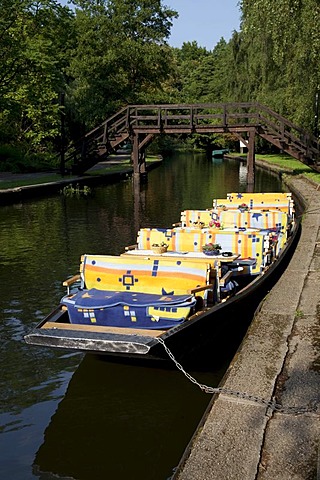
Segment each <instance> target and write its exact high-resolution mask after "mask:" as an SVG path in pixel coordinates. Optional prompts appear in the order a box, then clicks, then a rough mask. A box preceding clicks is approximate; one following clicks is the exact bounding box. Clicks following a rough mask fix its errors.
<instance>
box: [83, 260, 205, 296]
mask: <svg viewBox="0 0 320 480" xmlns="http://www.w3.org/2000/svg"><path fill="white" fill-rule="evenodd" d="M209 273H210V267H209V265H208V264H206V263H195V262H192V261H186V260H180V259H179V260H174V261H172V260H170V259H160V260H159V259H152V258H141V257H139V258H128V257H121V256H112V255H84V256H83V257H82V266H81V274H82V278H83V284H84V285H83V286H84V287H85V288H87V289H91V288H96V289H98V290H114V291H130V292H137V293H138V292H139V293H155V294H160V295H164V294H168V293H171V294H175V295H179V294H184V293H187V292H189V291H190V290H192V289H195V288H197V287H202V286H205V285H206V284H207V283H208V282H209ZM202 294H203V292H202Z"/></svg>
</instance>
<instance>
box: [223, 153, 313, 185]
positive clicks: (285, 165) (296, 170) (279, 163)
mask: <svg viewBox="0 0 320 480" xmlns="http://www.w3.org/2000/svg"><path fill="white" fill-rule="evenodd" d="M228 156H233V157H237V158H239V157H241V158H244V159H246V155H240V154H239V153H230V154H228ZM256 159H257V160H261V161H263V162H266V163H268V164H270V166H272V165H273V166H275V167H279V168H280V171H283V173H286V174H289V175H290V174H291V175H303V176H304V177H306V178H308V179H309V180H312V181H313V182H315V183H319V184H320V173H316V172H315V171H313V170H312V169H311V168H309V167H308V166H307V165H304V164H303V163H301V162H299V161H298V160H296V159H294V158H292V157H290V155H286V154H278V155H276V154H272V155H271V154H269V155H259V154H256Z"/></svg>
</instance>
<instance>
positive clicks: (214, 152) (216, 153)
mask: <svg viewBox="0 0 320 480" xmlns="http://www.w3.org/2000/svg"><path fill="white" fill-rule="evenodd" d="M225 153H229V150H228V149H227V148H221V149H220V150H212V156H213V157H214V158H221V157H223V155H224V154H225Z"/></svg>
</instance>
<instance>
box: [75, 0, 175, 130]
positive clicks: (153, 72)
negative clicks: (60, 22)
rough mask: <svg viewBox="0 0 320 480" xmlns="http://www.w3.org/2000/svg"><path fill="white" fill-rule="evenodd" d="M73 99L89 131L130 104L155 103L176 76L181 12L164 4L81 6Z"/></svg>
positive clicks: (151, 0) (152, 0) (124, 1)
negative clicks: (174, 38) (174, 42)
mask: <svg viewBox="0 0 320 480" xmlns="http://www.w3.org/2000/svg"><path fill="white" fill-rule="evenodd" d="M75 4H76V5H77V6H78V7H80V8H79V9H77V10H76V15H75V26H76V32H77V47H76V48H75V49H74V51H73V56H72V58H71V62H70V68H69V74H70V75H71V76H72V77H73V79H74V80H73V82H71V84H70V86H69V90H68V93H69V96H70V99H71V102H72V105H73V108H74V109H75V110H77V114H78V119H79V120H81V121H82V122H85V123H86V124H87V125H88V126H95V125H96V123H97V122H99V121H101V120H104V119H105V117H106V116H107V115H108V114H110V113H111V112H114V111H115V110H116V109H118V108H119V107H121V106H123V105H126V104H128V103H147V102H152V103H153V102H154V96H155V92H157V91H158V90H161V83H162V82H163V81H165V80H166V79H167V78H168V77H169V74H170V72H171V68H170V65H171V63H172V49H171V48H170V47H168V45H167V44H166V39H167V38H168V36H169V33H170V27H171V25H172V18H174V17H176V12H174V11H173V10H170V9H168V8H166V7H163V6H162V5H161V1H160V0H139V1H138V0H137V1H135V2H132V1H128V0H109V1H93V2H87V1H77V2H75Z"/></svg>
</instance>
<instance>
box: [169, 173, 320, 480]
mask: <svg viewBox="0 0 320 480" xmlns="http://www.w3.org/2000/svg"><path fill="white" fill-rule="evenodd" d="M289 187H290V189H292V190H293V191H297V192H299V193H300V194H301V195H302V196H303V198H304V199H305V202H306V204H307V209H306V213H305V215H304V216H303V222H302V234H301V238H300V240H299V244H298V246H297V248H296V251H295V253H294V256H293V258H292V260H291V262H290V264H289V266H288V268H287V269H286V271H285V273H284V274H283V275H282V276H281V278H280V280H279V281H278V283H277V284H276V285H275V287H274V288H273V289H272V290H271V292H270V293H269V294H268V295H267V297H266V298H265V300H264V302H263V304H262V308H261V310H260V311H259V312H258V313H257V314H256V316H255V318H254V320H253V322H252V324H251V326H250V328H249V330H248V333H247V335H246V337H245V340H244V342H243V344H242V346H241V347H240V349H239V351H238V353H237V355H236V356H235V358H234V360H233V362H232V364H231V366H230V368H229V370H228V372H227V374H226V376H225V378H224V382H223V384H222V385H221V386H223V387H225V388H228V389H232V390H236V391H239V392H247V393H250V394H252V395H254V396H257V397H259V398H264V399H273V398H274V397H275V398H276V400H277V402H280V403H281V404H282V405H283V406H284V407H285V409H286V408H287V407H291V406H293V407H300V406H302V407H306V408H307V411H306V412H305V411H304V409H303V408H302V409H300V408H299V409H298V410H297V411H296V412H290V410H288V409H287V410H285V411H284V412H275V411H273V410H271V409H270V408H267V407H266V406H264V405H262V404H259V403H257V402H253V401H249V400H247V399H240V398H239V399H238V398H235V397H231V396H229V395H222V394H220V395H215V396H214V398H213V400H212V402H211V404H210V407H209V409H208V411H207V415H206V418H205V419H204V421H203V423H202V424H201V425H200V427H199V428H198V430H197V432H196V433H195V435H194V438H193V439H192V441H191V444H190V447H189V449H187V451H186V453H185V456H184V458H183V459H182V461H181V464H180V465H179V468H178V470H177V473H176V475H175V477H174V478H175V479H176V480H213V479H214V480H216V479H217V480H293V479H294V480H309V479H310V480H311V479H313V480H319V479H320V456H319V439H320V421H319V420H320V388H319V387H320V348H319V347H320V326H319V320H320V287H319V285H320V191H319V190H317V188H316V187H315V186H313V185H312V184H310V183H309V182H307V181H306V180H304V179H300V178H296V177H291V179H290V181H289Z"/></svg>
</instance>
